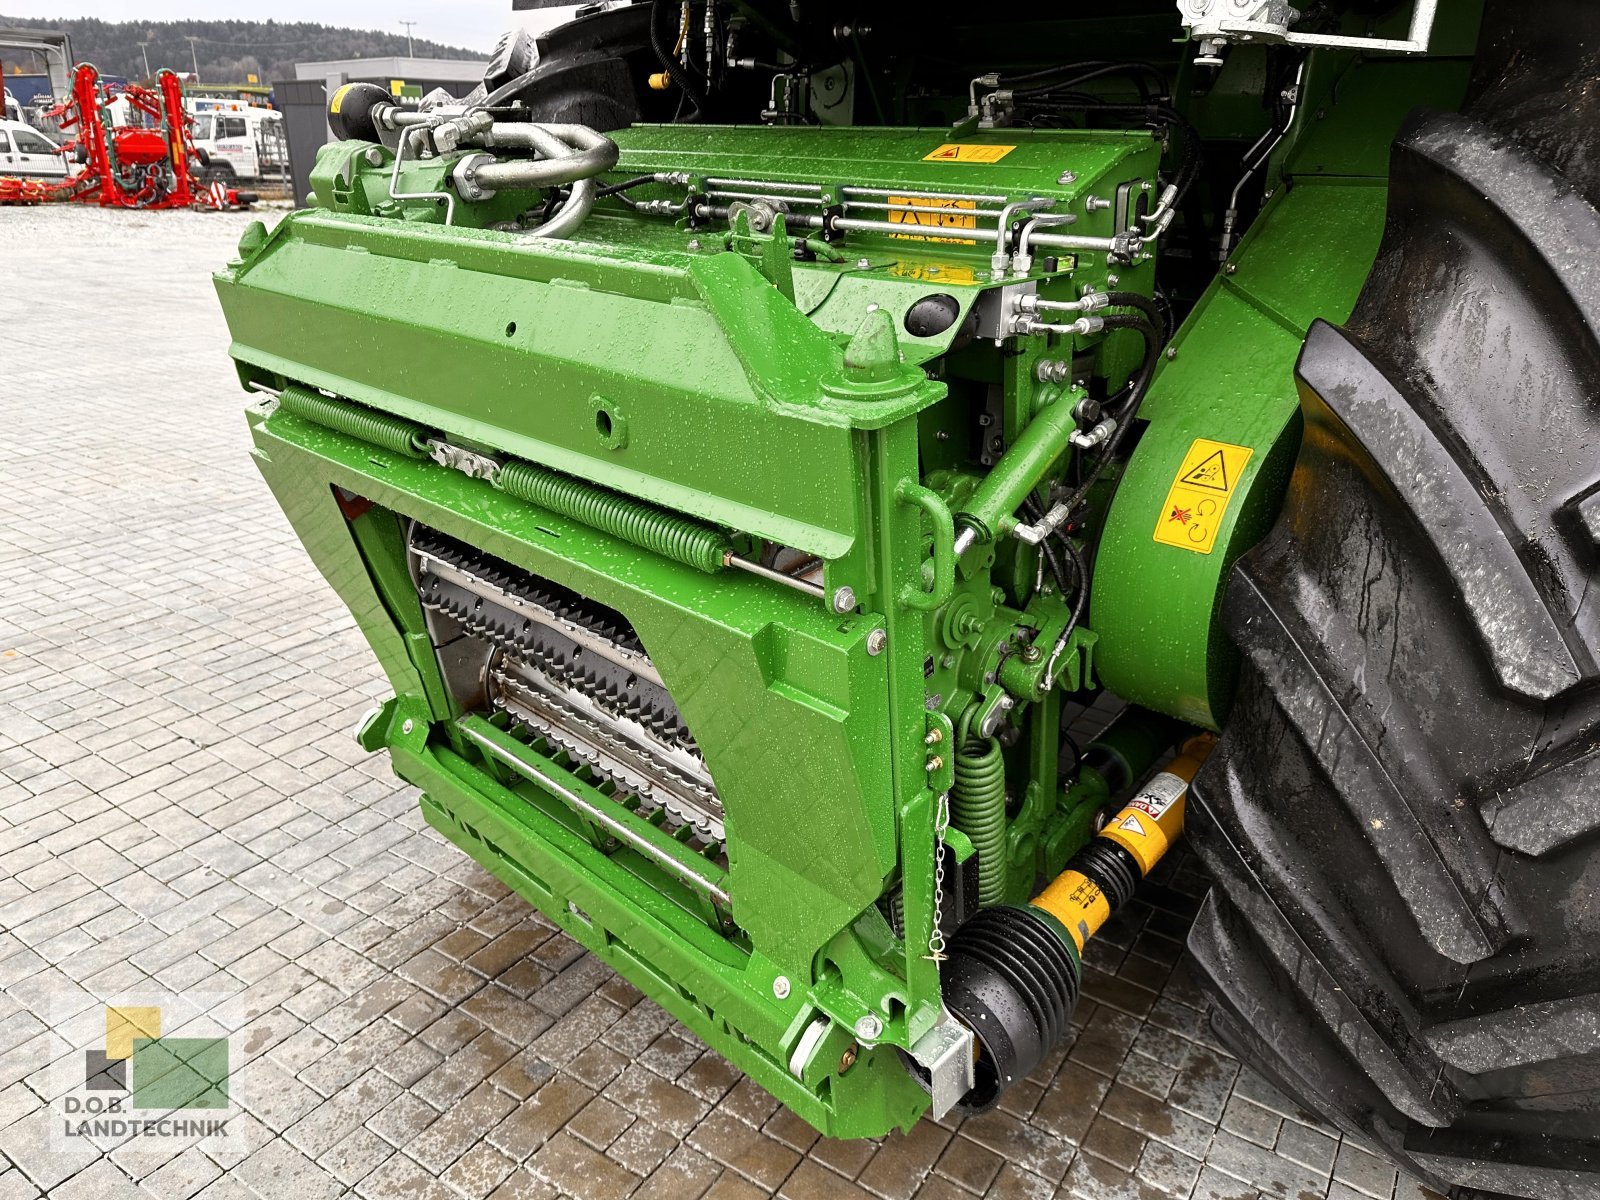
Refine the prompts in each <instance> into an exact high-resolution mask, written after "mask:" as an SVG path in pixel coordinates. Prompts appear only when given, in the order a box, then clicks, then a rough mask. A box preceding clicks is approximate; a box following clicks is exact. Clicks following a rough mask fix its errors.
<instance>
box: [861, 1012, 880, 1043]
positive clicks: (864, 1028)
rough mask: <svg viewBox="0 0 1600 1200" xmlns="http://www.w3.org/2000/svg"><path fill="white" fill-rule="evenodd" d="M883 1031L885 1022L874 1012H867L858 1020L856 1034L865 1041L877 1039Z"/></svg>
mask: <svg viewBox="0 0 1600 1200" xmlns="http://www.w3.org/2000/svg"><path fill="white" fill-rule="evenodd" d="M882 1032H883V1022H882V1021H880V1020H878V1018H877V1017H876V1016H874V1015H873V1014H872V1013H867V1014H866V1016H864V1017H862V1018H861V1019H860V1020H859V1021H857V1022H856V1036H857V1037H858V1038H860V1039H861V1040H862V1041H864V1042H870V1041H873V1040H875V1039H876V1038H877V1037H878V1035H879V1034H881V1033H882Z"/></svg>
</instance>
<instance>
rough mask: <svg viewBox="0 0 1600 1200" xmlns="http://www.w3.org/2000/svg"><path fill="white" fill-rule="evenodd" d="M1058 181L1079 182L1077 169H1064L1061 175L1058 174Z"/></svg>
mask: <svg viewBox="0 0 1600 1200" xmlns="http://www.w3.org/2000/svg"><path fill="white" fill-rule="evenodd" d="M1056 182H1057V183H1077V182H1078V173H1077V172H1076V171H1063V172H1061V174H1060V175H1057V176H1056Z"/></svg>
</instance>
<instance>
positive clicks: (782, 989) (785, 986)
mask: <svg viewBox="0 0 1600 1200" xmlns="http://www.w3.org/2000/svg"><path fill="white" fill-rule="evenodd" d="M772 994H773V995H774V996H776V997H777V998H778V999H779V1000H787V999H788V998H789V977H788V976H787V975H779V976H778V977H777V978H776V979H774V980H773V981H772Z"/></svg>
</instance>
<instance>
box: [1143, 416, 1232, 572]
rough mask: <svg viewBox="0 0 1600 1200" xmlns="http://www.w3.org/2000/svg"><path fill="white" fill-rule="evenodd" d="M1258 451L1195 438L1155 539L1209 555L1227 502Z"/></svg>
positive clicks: (1185, 457)
mask: <svg viewBox="0 0 1600 1200" xmlns="http://www.w3.org/2000/svg"><path fill="white" fill-rule="evenodd" d="M1254 454H1255V451H1254V450H1252V449H1251V448H1250V447H1248V446H1233V445H1230V444H1229V443H1227V442H1213V441H1211V440H1210V439H1208V438H1195V440H1194V444H1193V445H1191V446H1190V447H1189V453H1187V454H1185V455H1184V456H1183V463H1182V464H1181V465H1180V466H1179V467H1178V473H1177V475H1176V476H1174V477H1173V480H1172V487H1171V489H1170V490H1169V491H1168V492H1167V502H1166V504H1164V505H1163V506H1162V508H1161V513H1160V515H1159V516H1158V517H1157V518H1156V532H1155V540H1156V541H1158V542H1160V543H1161V544H1162V545H1165V546H1177V547H1178V548H1179V549H1182V550H1193V551H1194V552H1195V553H1196V554H1210V553H1211V548H1212V547H1213V546H1215V545H1216V544H1217V530H1218V529H1220V528H1221V527H1222V519H1223V517H1224V516H1226V515H1227V512H1228V504H1229V503H1230V502H1231V501H1232V500H1233V493H1234V491H1235V490H1236V489H1237V488H1238V486H1239V480H1240V479H1241V478H1242V477H1243V476H1244V469H1245V466H1246V464H1248V463H1249V461H1250V459H1251V457H1252V456H1253V455H1254Z"/></svg>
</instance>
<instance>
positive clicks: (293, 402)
mask: <svg viewBox="0 0 1600 1200" xmlns="http://www.w3.org/2000/svg"><path fill="white" fill-rule="evenodd" d="M278 407H279V408H280V409H282V410H283V411H285V412H287V413H289V414H290V415H292V416H296V417H299V418H300V419H301V420H304V421H312V422H314V423H316V424H318V425H322V426H326V427H327V428H328V429H333V430H337V431H338V432H339V433H343V434H347V435H349V436H350V437H353V438H359V439H360V440H361V441H363V442H371V443H372V444H373V445H374V446H382V447H383V448H384V449H385V450H393V451H394V452H395V453H396V454H404V455H406V456H407V457H410V458H427V457H428V447H427V442H426V437H427V434H426V432H425V431H424V430H423V428H422V426H420V425H416V424H413V423H412V422H410V421H407V420H406V419H404V418H403V417H395V416H391V415H389V414H388V413H382V412H378V411H377V410H376V409H371V408H367V407H365V406H363V405H360V404H355V403H352V402H351V401H349V400H335V399H334V398H333V397H332V396H324V395H322V394H321V393H320V392H313V391H311V390H310V389H309V388H303V387H297V386H295V385H292V384H291V385H290V386H289V387H286V388H284V389H283V391H281V392H280V393H278Z"/></svg>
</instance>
